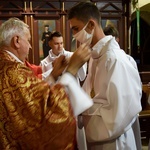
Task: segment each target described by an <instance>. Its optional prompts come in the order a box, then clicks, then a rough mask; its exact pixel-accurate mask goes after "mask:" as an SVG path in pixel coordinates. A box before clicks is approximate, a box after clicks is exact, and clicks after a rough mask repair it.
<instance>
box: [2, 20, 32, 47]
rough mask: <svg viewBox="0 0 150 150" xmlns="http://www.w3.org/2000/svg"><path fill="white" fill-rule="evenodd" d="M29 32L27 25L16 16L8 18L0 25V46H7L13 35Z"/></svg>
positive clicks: (22, 34) (21, 35)
mask: <svg viewBox="0 0 150 150" xmlns="http://www.w3.org/2000/svg"><path fill="white" fill-rule="evenodd" d="M27 33H30V31H29V26H28V25H27V24H26V23H24V22H23V21H21V20H20V19H18V18H10V19H8V20H7V21H5V22H4V23H2V24H1V26H0V47H2V46H9V45H10V43H11V40H12V38H13V37H14V36H20V37H23V36H24V35H25V34H27Z"/></svg>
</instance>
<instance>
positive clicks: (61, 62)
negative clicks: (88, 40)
mask: <svg viewBox="0 0 150 150" xmlns="http://www.w3.org/2000/svg"><path fill="white" fill-rule="evenodd" d="M67 65H68V61H67V60H66V58H65V56H64V55H61V56H60V57H58V58H57V59H55V61H54V62H53V71H52V72H51V75H52V76H53V78H54V79H55V80H57V79H58V77H59V76H60V75H62V72H63V71H64V69H65V68H66V66H67Z"/></svg>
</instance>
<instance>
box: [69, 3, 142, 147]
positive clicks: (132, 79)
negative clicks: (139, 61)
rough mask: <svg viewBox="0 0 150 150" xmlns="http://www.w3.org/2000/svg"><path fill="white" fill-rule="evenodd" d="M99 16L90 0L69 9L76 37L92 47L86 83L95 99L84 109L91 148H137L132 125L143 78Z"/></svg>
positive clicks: (139, 104)
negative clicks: (106, 34) (104, 28)
mask: <svg viewBox="0 0 150 150" xmlns="http://www.w3.org/2000/svg"><path fill="white" fill-rule="evenodd" d="M100 18H101V16H100V13H99V10H98V8H97V7H96V5H94V3H91V2H80V3H78V4H77V5H75V6H74V7H72V8H71V9H70V10H69V12H68V19H69V22H70V27H71V29H72V33H73V35H74V37H75V38H76V40H78V41H79V42H81V43H87V42H88V43H89V41H90V43H89V44H91V50H92V51H91V54H92V56H91V58H90V61H89V67H88V69H89V70H88V75H87V78H86V80H85V82H84V85H83V88H84V90H85V91H86V92H87V93H88V94H89V95H91V96H92V97H93V101H94V105H93V106H92V107H91V108H89V109H88V110H87V111H85V112H84V113H83V122H84V127H85V132H86V138H87V144H88V150H129V149H130V150H136V144H135V138H134V134H133V131H132V128H131V126H132V124H133V122H134V121H135V119H136V116H137V114H138V113H139V112H140V111H141V95H142V87H141V80H140V77H139V73H138V70H137V69H135V68H134V67H133V65H131V63H130V61H129V59H128V58H127V56H126V54H125V53H124V52H123V51H121V50H120V47H119V44H118V42H116V40H115V38H113V37H112V36H105V34H104V33H103V30H102V27H101V24H100V21H101V20H100ZM81 35H82V36H81Z"/></svg>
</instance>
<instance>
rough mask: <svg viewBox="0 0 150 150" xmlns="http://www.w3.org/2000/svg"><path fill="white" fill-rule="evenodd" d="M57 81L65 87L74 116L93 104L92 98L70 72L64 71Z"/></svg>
mask: <svg viewBox="0 0 150 150" xmlns="http://www.w3.org/2000/svg"><path fill="white" fill-rule="evenodd" d="M59 83H61V84H63V85H65V86H66V87H67V90H68V94H69V98H70V101H71V105H72V108H73V111H74V115H75V116H78V115H79V114H81V113H82V112H84V111H85V110H87V109H88V108H90V107H91V106H92V105H93V101H92V99H91V98H90V97H89V96H88V95H87V94H86V93H85V91H84V90H83V89H82V88H81V87H80V86H79V85H78V83H77V81H76V79H75V77H73V76H72V75H71V74H70V73H67V72H66V73H64V74H63V75H62V77H61V78H60V80H59Z"/></svg>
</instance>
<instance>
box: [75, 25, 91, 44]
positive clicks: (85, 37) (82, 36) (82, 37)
mask: <svg viewBox="0 0 150 150" xmlns="http://www.w3.org/2000/svg"><path fill="white" fill-rule="evenodd" d="M87 25H88V23H87V24H86V25H85V26H84V27H83V29H82V30H81V31H79V32H78V33H76V34H75V35H73V37H74V38H75V39H76V40H78V41H79V42H81V43H86V44H87V45H90V44H91V42H92V38H93V33H94V29H93V30H92V32H91V34H90V33H88V32H86V30H85V29H86V27H87Z"/></svg>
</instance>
